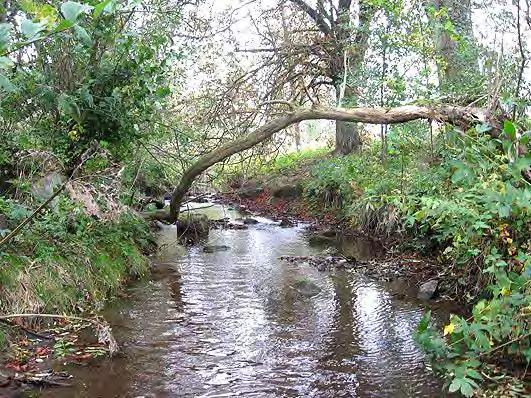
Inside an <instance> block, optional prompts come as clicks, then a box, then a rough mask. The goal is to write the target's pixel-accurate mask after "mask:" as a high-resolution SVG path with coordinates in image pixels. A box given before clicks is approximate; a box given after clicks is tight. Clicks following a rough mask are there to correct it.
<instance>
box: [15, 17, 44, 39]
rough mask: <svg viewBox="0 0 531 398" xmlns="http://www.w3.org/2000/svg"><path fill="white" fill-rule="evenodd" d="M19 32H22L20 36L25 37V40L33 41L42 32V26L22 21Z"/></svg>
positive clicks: (27, 20) (25, 20)
mask: <svg viewBox="0 0 531 398" xmlns="http://www.w3.org/2000/svg"><path fill="white" fill-rule="evenodd" d="M20 30H21V31H22V34H23V35H24V36H26V39H34V38H36V37H38V35H39V33H40V32H42V31H43V30H44V25H43V24H42V23H39V22H33V21H30V20H29V19H24V20H23V21H22V23H21V24H20Z"/></svg>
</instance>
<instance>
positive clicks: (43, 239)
mask: <svg viewBox="0 0 531 398" xmlns="http://www.w3.org/2000/svg"><path fill="white" fill-rule="evenodd" d="M494 3H495V5H492V4H491V2H486V1H483V2H477V4H472V3H471V2H470V1H453V0H437V1H427V2H423V1H376V0H367V1H365V0H363V1H361V0H360V1H332V0H326V1H323V0H318V1H314V2H306V1H303V0H291V1H279V2H272V3H271V4H269V3H268V2H262V1H251V2H248V3H246V2H242V3H238V4H232V3H231V4H227V5H226V6H224V5H223V6H220V5H219V2H217V3H216V2H209V1H208V0H202V1H181V0H172V1H161V0H145V1H138V0H103V1H98V0H94V1H83V2H75V1H65V2H63V1H51V2H48V1H46V2H45V1H39V0H24V1H3V2H0V135H1V138H2V140H1V141H0V172H1V174H0V194H1V196H0V236H1V237H0V239H2V240H1V241H0V259H1V262H2V263H1V265H2V267H1V268H0V282H1V288H0V289H1V290H0V310H1V311H2V312H5V313H16V312H42V311H49V312H72V313H73V312H84V311H92V310H96V309H98V308H101V306H102V304H103V303H104V301H105V300H106V298H108V297H110V296H112V295H114V294H116V293H117V291H118V290H119V289H120V287H121V286H123V284H124V283H125V282H126V281H127V280H128V279H130V278H133V277H136V276H139V275H142V274H144V273H146V272H147V269H148V263H147V260H146V258H145V256H144V254H145V253H146V252H147V251H148V250H149V247H150V246H151V238H150V233H149V229H148V226H147V225H146V224H145V223H144V221H142V220H141V217H139V214H138V211H141V210H143V209H144V207H145V205H146V204H147V203H149V202H152V201H153V200H155V203H156V204H158V205H159V207H160V205H161V204H162V203H163V201H162V199H164V197H165V198H170V199H171V200H170V208H169V211H168V212H165V216H164V217H162V219H163V220H165V221H168V220H170V221H175V220H177V219H178V215H179V212H180V209H181V205H182V204H183V201H184V200H185V199H184V198H185V196H186V195H187V194H188V193H189V191H190V189H196V190H198V191H202V190H203V191H204V190H205V189H207V190H208V189H211V188H212V187H213V186H215V187H217V188H220V186H221V187H222V189H223V190H227V189H233V188H234V187H240V188H241V187H243V186H244V185H245V184H247V183H248V180H249V179H250V178H251V177H252V178H255V177H256V176H257V175H258V176H263V175H266V178H264V180H268V181H272V180H276V181H277V182H278V181H284V180H289V181H290V182H291V183H293V182H296V185H297V186H296V187H295V189H292V190H290V189H288V190H286V189H284V192H285V193H287V194H289V195H291V196H296V195H298V194H299V193H300V191H302V193H303V196H304V202H303V203H304V207H305V209H304V210H305V211H306V212H313V213H314V214H316V215H322V214H324V213H333V214H334V217H336V218H341V219H342V220H343V221H344V222H345V223H346V224H347V225H348V226H349V228H352V229H359V230H361V231H364V232H365V233H367V234H371V235H373V236H377V237H382V238H386V239H394V240H395V241H396V242H399V243H400V244H401V245H402V246H403V247H405V246H407V247H408V248H409V249H410V250H416V251H419V252H422V253H424V254H427V255H430V256H432V257H434V258H436V259H437V260H438V262H439V268H440V269H439V270H438V273H439V274H440V277H441V278H444V279H445V280H446V281H447V286H449V287H448V292H450V293H452V294H453V295H460V296H461V297H460V299H461V300H462V301H464V302H465V303H466V304H467V305H468V306H469V308H470V313H471V315H470V317H468V318H466V319H465V318H463V317H459V316H454V317H452V318H451V319H450V320H449V322H448V324H447V325H446V327H445V328H444V329H443V330H438V331H437V330H434V329H433V327H432V326H431V323H430V322H429V314H428V315H427V316H426V318H425V319H424V320H423V321H422V322H421V324H420V325H419V331H418V336H417V338H418V342H419V344H420V345H421V346H422V347H423V348H424V349H425V350H426V352H427V353H428V356H429V357H430V358H431V359H432V361H433V366H434V368H435V369H437V370H438V371H441V372H442V373H443V374H444V375H445V377H447V380H448V387H449V389H450V390H451V391H460V392H461V393H462V394H463V395H465V396H471V395H472V394H474V391H479V390H481V388H482V386H483V383H485V382H487V381H489V382H490V381H492V380H494V379H496V377H498V376H497V375H496V374H495V373H494V372H493V371H492V367H491V365H492V364H501V365H504V364H506V363H510V364H511V366H509V367H506V368H507V369H506V372H507V373H508V374H513V375H516V376H520V377H521V378H522V379H525V377H526V376H527V377H528V373H529V372H528V371H527V370H528V365H529V363H530V361H531V348H530V346H531V336H530V335H529V329H530V325H529V314H530V306H531V301H530V300H531V292H530V289H531V287H530V282H529V280H530V272H531V271H530V267H531V265H530V261H531V260H530V251H531V242H530V239H531V237H530V232H529V231H530V230H531V225H530V219H531V217H530V216H531V214H530V202H531V194H530V192H531V190H530V183H531V159H530V148H529V146H530V139H531V138H530V137H531V136H530V133H529V131H530V129H531V122H530V119H529V118H530V115H529V106H530V103H529V98H530V84H531V81H530V78H529V71H530V69H529V48H528V45H529V40H528V39H529V35H530V32H531V18H530V7H529V4H528V2H526V1H525V0H519V1H514V2H504V1H496V2H494ZM242 21H247V22H248V23H247V24H242ZM243 25H245V27H242V26H243ZM242 33H244V34H242ZM241 37H247V39H245V40H244V39H241ZM500 38H501V39H500ZM324 119H326V120H329V121H333V124H332V125H330V124H327V123H325V122H322V120H324ZM368 125H372V126H373V127H371V128H368V127H366V126H368ZM364 126H365V127H364ZM327 142H328V143H333V145H329V146H330V148H328V147H326V145H325V143H327ZM332 146H333V148H332ZM310 147H311V148H312V149H311V151H307V150H306V149H303V148H310ZM279 153H289V155H283V156H277V155H278V154H279ZM274 158H276V159H277V160H276V161H275V162H273V163H272V162H271V161H272V159H274ZM235 175H236V177H237V178H235ZM235 180H238V183H237V184H232V182H234V181H235ZM247 188H250V189H251V190H253V189H256V188H257V186H256V185H254V186H253V185H249V184H247ZM170 191H173V193H170ZM162 213H164V212H162ZM497 380H499V381H501V382H502V383H501V384H503V380H504V379H501V378H500V379H497ZM520 384H521V383H520ZM520 384H518V383H516V384H515V383H513V386H514V388H515V390H514V394H517V393H519V392H518V391H517V389H518V388H520V387H521V386H520Z"/></svg>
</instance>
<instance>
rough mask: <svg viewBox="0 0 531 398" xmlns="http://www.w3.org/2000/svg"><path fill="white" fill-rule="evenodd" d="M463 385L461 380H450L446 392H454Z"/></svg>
mask: <svg viewBox="0 0 531 398" xmlns="http://www.w3.org/2000/svg"><path fill="white" fill-rule="evenodd" d="M462 383H463V379H461V378H458V377H456V378H455V379H453V380H452V384H450V387H449V388H448V391H450V392H456V391H457V390H459V389H460V388H461V385H462Z"/></svg>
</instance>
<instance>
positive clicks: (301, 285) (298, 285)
mask: <svg viewBox="0 0 531 398" xmlns="http://www.w3.org/2000/svg"><path fill="white" fill-rule="evenodd" d="M293 288H294V289H295V290H297V292H299V293H300V294H301V295H303V296H304V297H313V296H317V295H318V294H319V293H321V288H320V287H319V286H317V285H316V284H315V283H314V282H312V281H310V280H308V279H299V280H298V281H297V282H295V283H294V284H293Z"/></svg>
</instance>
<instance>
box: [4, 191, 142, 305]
mask: <svg viewBox="0 0 531 398" xmlns="http://www.w3.org/2000/svg"><path fill="white" fill-rule="evenodd" d="M14 206H16V205H15V204H13V203H6V202H5V200H4V208H7V213H8V214H9V208H13V207H14ZM72 206H73V205H72V204H71V203H69V202H66V201H65V202H62V203H61V204H60V208H59V209H56V210H54V211H48V213H46V214H44V215H43V216H42V217H40V218H38V220H37V221H36V222H35V223H34V224H32V225H31V227H30V228H27V229H26V230H25V231H24V232H23V233H22V234H21V235H19V236H18V237H17V238H16V240H15V241H13V242H11V243H10V244H9V246H8V247H6V248H3V250H2V251H1V252H0V258H1V262H2V268H1V269H0V283H1V287H0V311H1V312H2V313H13V312H53V313H63V312H66V313H75V312H83V311H91V310H95V309H96V310H97V309H99V308H101V307H102V306H103V304H104V303H105V301H106V300H108V299H109V298H110V297H112V296H113V295H115V294H116V293H117V292H118V291H119V290H120V289H121V288H122V287H123V286H124V284H125V283H126V282H127V281H128V280H130V279H131V278H136V277H139V276H141V275H144V274H145V273H146V272H147V270H148V260H147V258H146V257H145V255H144V254H143V252H144V251H146V250H148V249H149V247H150V245H152V241H151V236H150V232H149V228H148V226H147V225H146V223H145V222H144V221H143V220H141V219H139V218H137V217H135V216H134V215H132V214H130V213H124V214H122V215H121V216H120V217H119V218H118V219H117V220H114V221H99V220H94V219H92V218H90V217H88V216H86V215H85V214H84V213H82V212H77V214H76V212H75V211H74V210H75V207H72ZM73 211H74V214H76V216H75V217H72V216H71V214H72V212H73Z"/></svg>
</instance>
